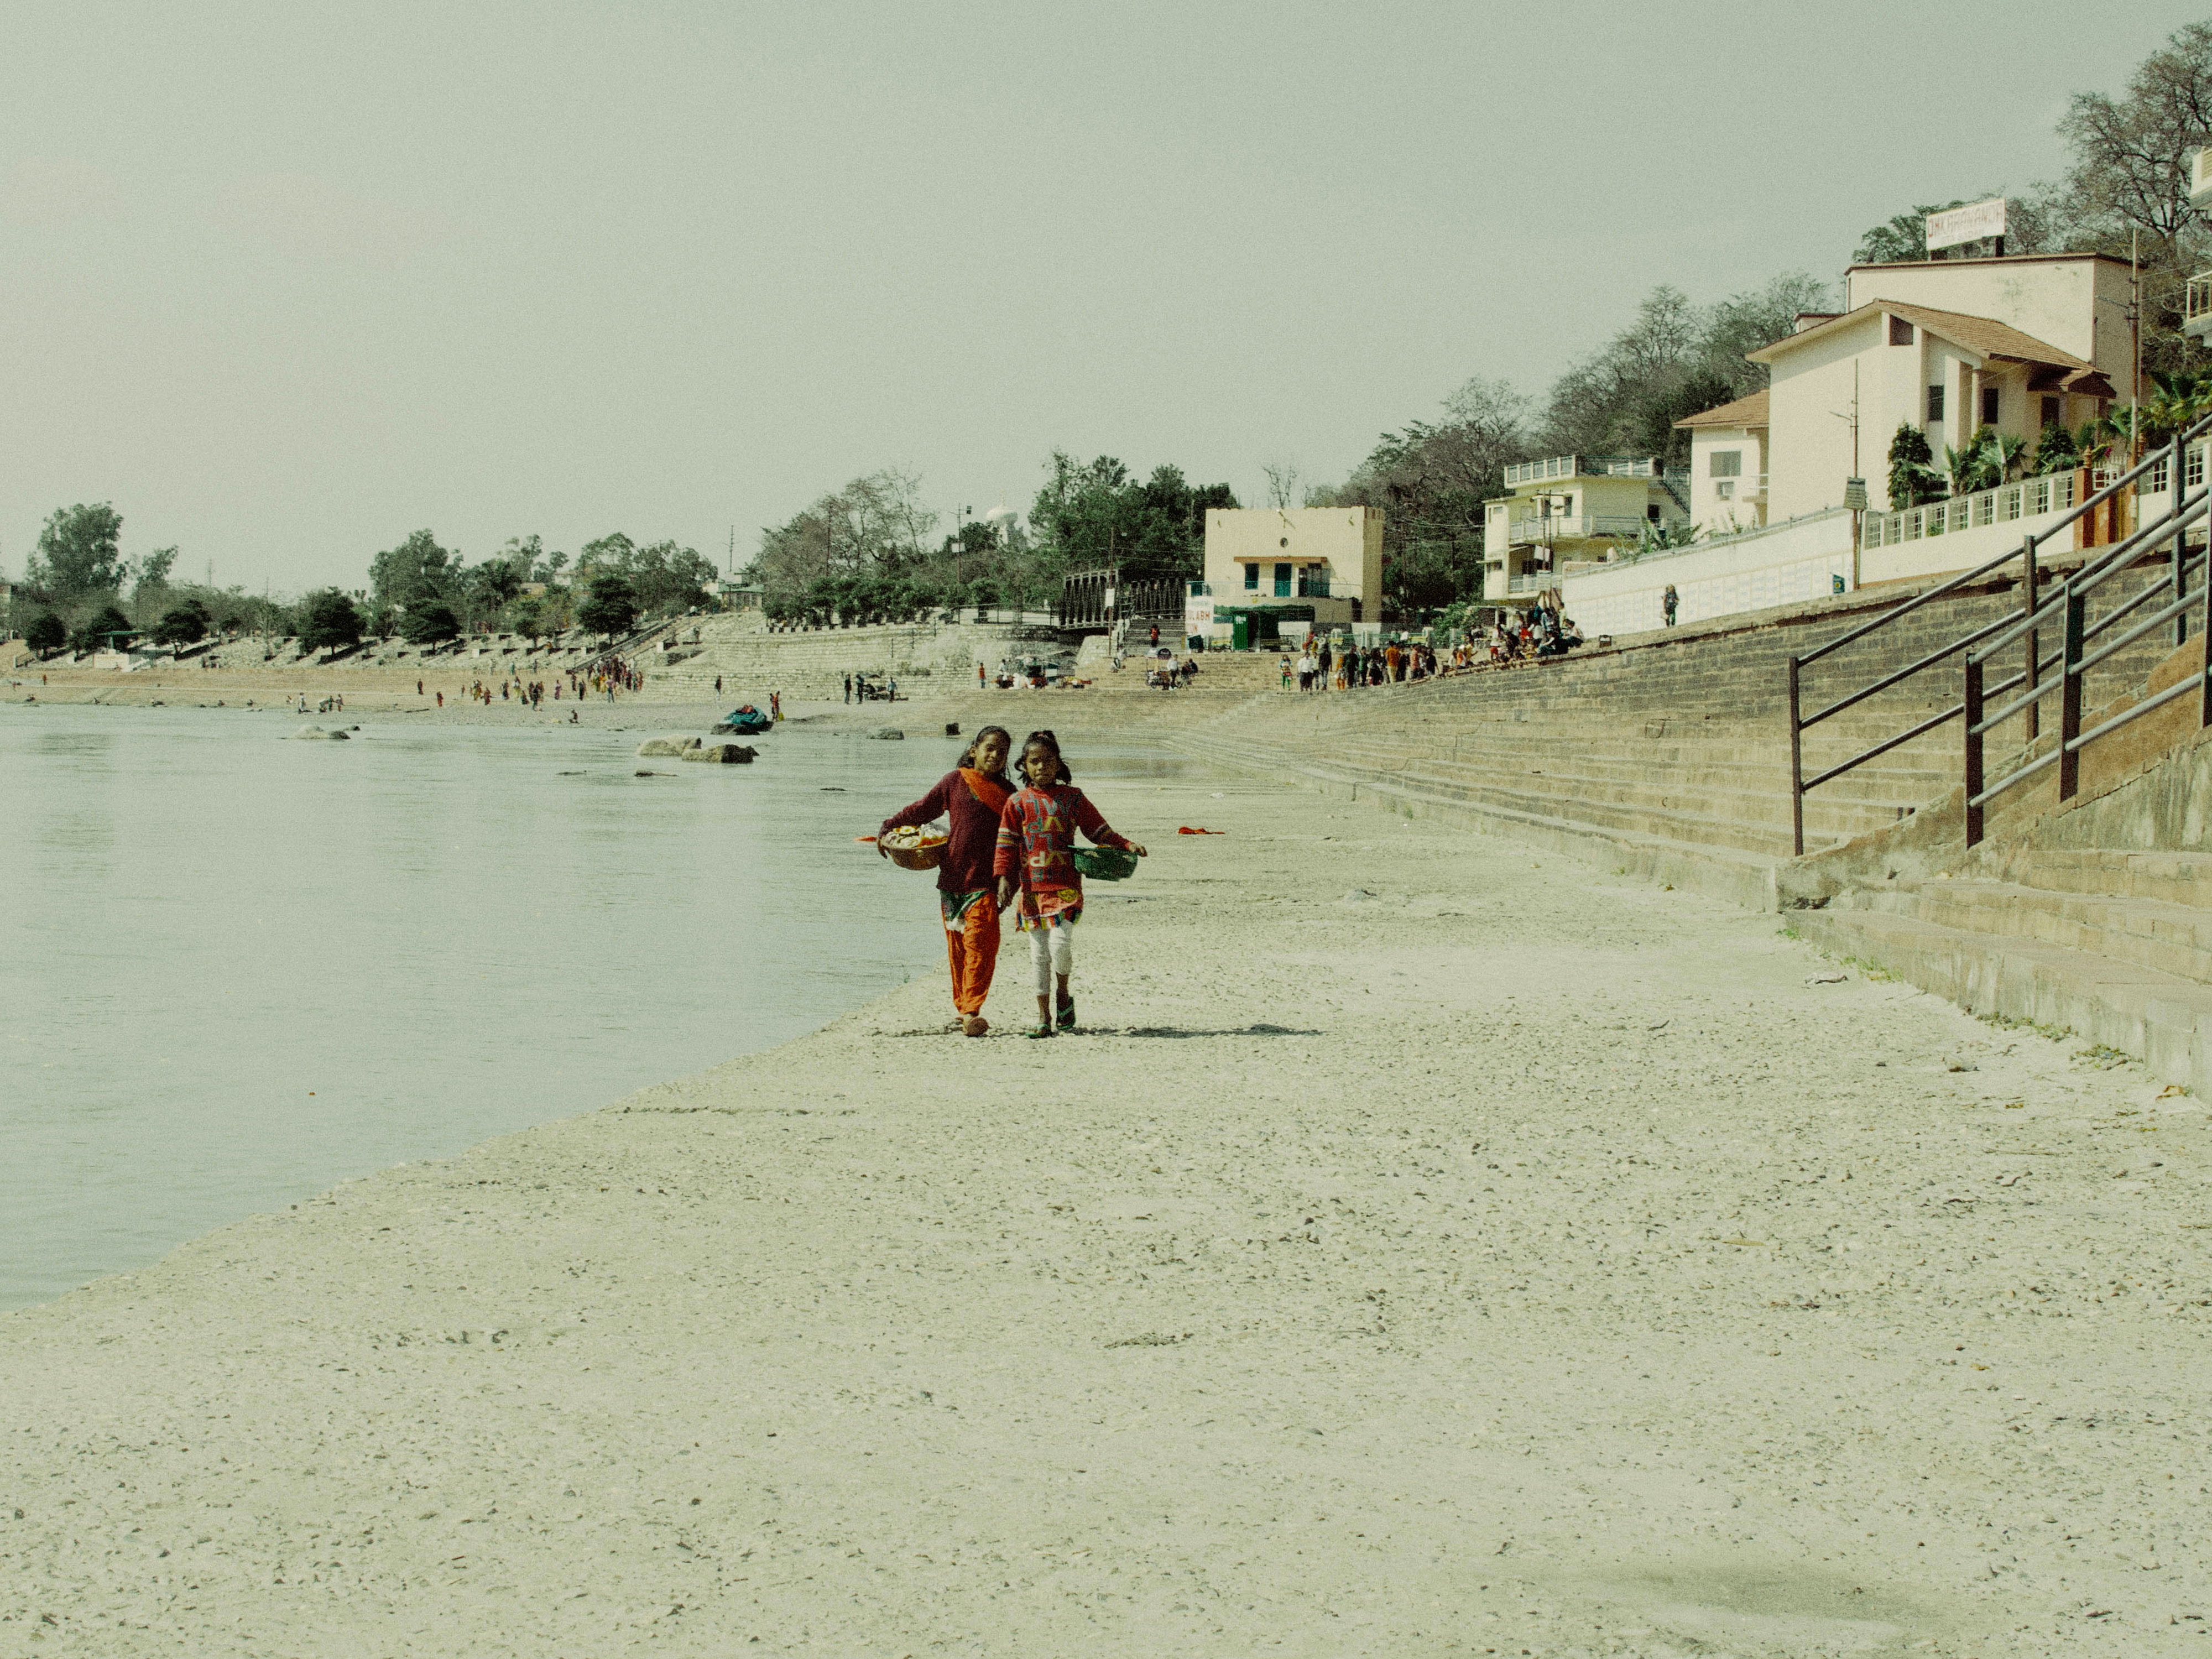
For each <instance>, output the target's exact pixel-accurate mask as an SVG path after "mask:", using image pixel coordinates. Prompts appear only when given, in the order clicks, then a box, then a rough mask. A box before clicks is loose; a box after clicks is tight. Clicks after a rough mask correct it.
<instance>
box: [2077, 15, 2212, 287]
mask: <svg viewBox="0 0 2212 1659" xmlns="http://www.w3.org/2000/svg"><path fill="white" fill-rule="evenodd" d="M2058 132H2059V136H2060V137H2063V138H2064V139H2065V140H2066V142H2067V143H2068V144H2069V146H2071V147H2072V149H2073V151H2074V165H2073V167H2070V168H2069V170H2068V172H2067V174H2066V205H2067V209H2068V211H2069V216H2070V217H2072V218H2073V219H2074V220H2075V225H2076V227H2077V228H2079V229H2080V230H2085V231H2088V232H2090V233H2091V234H2096V233H2098V232H2102V233H2104V234H2107V235H2109V234H2112V233H2113V232H2116V231H2117V232H2119V233H2121V234H2124V233H2125V231H2126V230H2127V229H2128V228H2130V227H2132V228H2136V229H2140V230H2141V231H2142V232H2143V234H2145V235H2147V236H2152V237H2155V238H2157V239H2158V240H2160V241H2161V242H2164V243H2166V244H2167V245H2169V246H2171V245H2172V244H2173V243H2174V242H2176V241H2177V240H2179V238H2180V237H2181V235H2182V234H2183V233H2184V232H2185V231H2188V230H2191V229H2194V228H2197V226H2199V225H2200V224H2201V223H2202V222H2203V220H2202V218H2201V216H2199V215H2198V213H2197V210H2196V209H2194V208H2192V207H2191V206H2190V205H2189V156H2190V152H2191V151H2192V150H2194V149H2197V148H2198V147H2199V146H2201V145H2203V144H2205V143H2212V23H2191V24H2189V25H2187V26H2186V27H2183V28H2179V29H2176V30H2175V31H2174V32H2173V33H2172V34H2171V35H2169V36H2168V37H2167V39H2166V45H2165V46H2163V47H2161V48H2160V50H2158V51H2157V52H2153V53H2152V54H2151V55H2150V56H2149V57H2148V58H2145V59H2143V61H2142V64H2139V65H2138V66H2137V67H2136V72H2135V74H2134V75H2133V76H2131V77H2130V79H2129V82H2128V89H2127V94H2126V95H2125V96H2124V97H2122V98H2119V99H2117V100H2116V99H2113V98H2111V97H2108V96H2107V95H2106V94H2104V93H2101V92H2077V93H2075V94H2074V98H2073V100H2072V103H2071V105H2070V106H2069V108H2068V110H2067V112H2066V116H2065V118H2064V119H2063V120H2062V121H2060V122H2059V124H2058Z"/></svg>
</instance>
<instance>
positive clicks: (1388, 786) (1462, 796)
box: [1202, 745, 1894, 860]
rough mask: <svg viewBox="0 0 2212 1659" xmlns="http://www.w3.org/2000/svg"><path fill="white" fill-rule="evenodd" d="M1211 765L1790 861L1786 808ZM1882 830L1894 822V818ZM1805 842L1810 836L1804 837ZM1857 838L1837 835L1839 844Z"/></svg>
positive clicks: (1302, 760)
mask: <svg viewBox="0 0 2212 1659" xmlns="http://www.w3.org/2000/svg"><path fill="white" fill-rule="evenodd" d="M1202 752H1204V753H1205V754H1206V755H1207V756H1208V757H1211V758H1214V759H1218V760H1222V761H1225V762H1230V763H1242V764H1246V765H1249V766H1252V767H1254V768H1255V769H1258V770H1261V771H1267V772H1275V773H1281V774H1291V773H1295V774H1298V775H1304V776H1306V777H1309V778H1312V779H1316V780H1325V781H1329V782H1332V783H1334V784H1336V785H1338V786H1340V787H1344V788H1347V789H1352V790H1373V791H1376V792H1378V793H1389V794H1390V795H1392V796H1393V797H1395V798H1398V799H1405V800H1409V801H1425V802H1428V803H1431V804H1435V805H1452V806H1461V807H1474V808H1479V809H1482V810H1486V811H1504V812H1510V813H1516V814H1520V815H1522V816H1526V817H1535V818H1543V819H1546V820H1550V821H1555V822H1562V823H1577V824H1581V825H1583V826H1584V827H1586V828H1589V829H1597V830H1602V831H1605V832H1607V833H1609V834H1611V833H1632V834H1635V835H1640V836H1649V837H1656V838H1657V839H1661V840H1668V841H1673V842H1680V843H1681V844H1682V845H1683V846H1685V847H1717V848H1733V849H1735V850H1737V851H1739V852H1743V853H1748V854H1759V855H1761V856H1764V857H1766V858H1768V859H1770V860H1771V859H1773V858H1778V857H1784V856H1787V855H1788V854H1789V851H1790V826H1789V819H1788V817H1787V802H1786V801H1785V802H1784V814H1783V815H1782V816H1781V817H1778V818H1776V819H1774V820H1772V821H1766V822H1762V821H1760V820H1759V819H1741V818H1729V817H1720V816H1717V815H1716V814H1714V813H1712V812H1710V811H1697V810H1693V809H1690V808H1684V807H1668V806H1664V805H1617V804H1615V803H1613V802H1610V801H1605V800H1600V799H1594V798H1591V797H1589V796H1583V795H1571V794H1565V793H1562V792H1559V791H1557V790H1546V789H1543V788H1541V787H1519V788H1516V787H1507V786H1504V785H1500V784H1495V783H1468V782H1439V781H1431V780H1415V779H1407V778H1403V777H1400V776H1397V775H1392V774H1389V773H1382V772H1377V771H1376V770H1374V769H1370V768H1364V767H1356V766H1352V765H1350V764H1346V763H1336V762H1332V761H1330V760H1328V759H1326V758H1316V757H1302V756H1298V755H1296V754H1294V753H1291V752H1286V751H1282V750H1270V749H1266V748H1263V747H1261V746H1259V745H1240V746H1237V747H1234V748H1231V747H1228V746H1220V747H1216V746H1213V745H1209V746H1207V747H1206V749H1205V750H1203V751H1202ZM1883 821H1884V822H1894V819H1893V818H1891V819H1885V820H1883ZM1809 833H1811V831H1810V830H1809V829H1808V834H1809ZM1855 833H1857V829H1849V830H1844V831H1842V832H1839V833H1838V835H1837V836H1836V839H1838V840H1840V839H1843V838H1844V836H1845V835H1848V834H1855Z"/></svg>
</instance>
